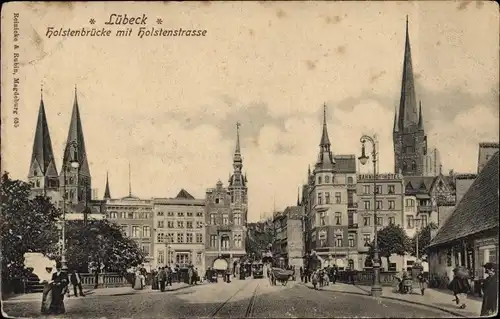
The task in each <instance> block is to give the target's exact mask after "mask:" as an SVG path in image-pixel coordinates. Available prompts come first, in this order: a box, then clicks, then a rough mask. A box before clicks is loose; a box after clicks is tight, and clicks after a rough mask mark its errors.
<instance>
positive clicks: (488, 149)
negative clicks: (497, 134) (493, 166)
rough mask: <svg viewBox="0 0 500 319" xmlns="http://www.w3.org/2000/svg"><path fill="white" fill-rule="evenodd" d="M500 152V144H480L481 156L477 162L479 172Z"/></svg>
mask: <svg viewBox="0 0 500 319" xmlns="http://www.w3.org/2000/svg"><path fill="white" fill-rule="evenodd" d="M498 150H499V143H498V142H496V143H479V155H478V160H477V172H478V173H479V172H480V171H481V170H482V169H483V167H484V166H485V165H486V163H488V161H489V160H490V159H491V158H492V157H493V155H495V153H496V152H498Z"/></svg>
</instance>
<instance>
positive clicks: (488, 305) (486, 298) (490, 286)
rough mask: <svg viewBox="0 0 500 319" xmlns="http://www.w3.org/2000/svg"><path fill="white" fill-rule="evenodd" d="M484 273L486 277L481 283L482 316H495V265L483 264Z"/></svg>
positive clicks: (496, 286) (496, 280)
mask: <svg viewBox="0 0 500 319" xmlns="http://www.w3.org/2000/svg"><path fill="white" fill-rule="evenodd" d="M483 267H484V272H485V274H486V275H487V276H488V277H486V279H485V280H484V282H483V304H482V306H481V317H482V316H495V314H496V312H497V309H498V305H497V302H498V277H497V265H496V264H494V263H490V262H489V263H486V264H484V266H483Z"/></svg>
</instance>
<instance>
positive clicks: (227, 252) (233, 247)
mask: <svg viewBox="0 0 500 319" xmlns="http://www.w3.org/2000/svg"><path fill="white" fill-rule="evenodd" d="M239 127H240V125H239V123H237V124H236V148H235V151H234V156H233V173H232V174H231V175H230V178H229V184H228V186H227V187H224V185H223V183H222V182H221V181H218V182H217V184H216V187H215V188H209V189H207V191H206V197H205V222H206V240H205V265H206V267H213V268H214V269H217V270H224V269H227V268H228V267H231V268H232V267H233V265H234V263H235V262H236V261H237V260H239V259H240V258H241V257H243V256H244V255H246V250H245V241H246V229H245V225H246V222H247V214H248V187H247V183H248V180H247V178H246V175H244V174H243V171H242V168H243V158H242V156H241V149H240V134H239Z"/></svg>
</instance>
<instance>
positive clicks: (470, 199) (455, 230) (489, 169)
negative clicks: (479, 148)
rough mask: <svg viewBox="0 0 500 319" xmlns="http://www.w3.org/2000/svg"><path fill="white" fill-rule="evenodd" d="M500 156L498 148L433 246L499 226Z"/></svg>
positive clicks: (439, 233)
mask: <svg viewBox="0 0 500 319" xmlns="http://www.w3.org/2000/svg"><path fill="white" fill-rule="evenodd" d="M498 157H499V153H498V152H496V153H495V155H493V157H492V158H491V159H490V161H489V162H488V163H487V164H486V166H485V167H484V168H483V170H482V171H481V172H480V173H479V175H478V177H477V178H476V180H475V181H474V182H473V183H472V185H471V186H470V188H469V190H468V191H467V192H466V193H465V195H464V196H463V198H462V200H461V201H460V202H459V203H458V205H457V207H456V208H455V210H454V211H453V213H452V215H451V216H450V217H449V218H448V219H447V220H446V222H445V223H444V225H443V227H442V228H441V229H440V230H439V231H438V233H437V234H436V236H435V237H434V239H433V240H432V242H431V244H430V245H429V247H432V246H438V245H441V244H445V243H448V242H450V241H452V240H455V239H459V238H464V237H467V236H470V235H473V234H475V233H479V232H482V231H485V230H489V229H494V228H495V227H496V228H498V221H499V219H498V196H499V191H498V178H499V175H498V171H499V169H498V165H499V162H498Z"/></svg>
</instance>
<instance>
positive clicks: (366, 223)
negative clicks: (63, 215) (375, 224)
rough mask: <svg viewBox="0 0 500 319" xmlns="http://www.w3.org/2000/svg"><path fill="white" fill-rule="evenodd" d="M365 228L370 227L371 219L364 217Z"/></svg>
mask: <svg viewBox="0 0 500 319" xmlns="http://www.w3.org/2000/svg"><path fill="white" fill-rule="evenodd" d="M363 226H370V217H363Z"/></svg>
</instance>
